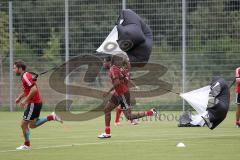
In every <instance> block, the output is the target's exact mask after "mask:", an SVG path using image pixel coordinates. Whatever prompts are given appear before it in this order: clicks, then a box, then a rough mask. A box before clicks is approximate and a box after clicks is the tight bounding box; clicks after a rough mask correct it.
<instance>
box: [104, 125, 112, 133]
mask: <svg viewBox="0 0 240 160" xmlns="http://www.w3.org/2000/svg"><path fill="white" fill-rule="evenodd" d="M110 132H111V129H110V127H109V126H106V127H105V133H106V134H110Z"/></svg>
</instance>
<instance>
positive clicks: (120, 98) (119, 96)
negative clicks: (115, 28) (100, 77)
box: [98, 55, 157, 138]
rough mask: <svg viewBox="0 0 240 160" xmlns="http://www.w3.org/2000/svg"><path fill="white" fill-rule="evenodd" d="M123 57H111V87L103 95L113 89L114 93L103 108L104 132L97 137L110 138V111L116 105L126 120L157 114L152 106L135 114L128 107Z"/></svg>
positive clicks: (128, 96) (128, 97)
mask: <svg viewBox="0 0 240 160" xmlns="http://www.w3.org/2000/svg"><path fill="white" fill-rule="evenodd" d="M123 61H124V58H122V57H120V56H118V55H114V56H113V57H112V59H111V67H110V70H109V77H110V78H111V81H112V85H113V87H112V88H111V89H110V90H109V91H108V92H107V93H106V94H105V95H104V96H107V95H108V94H110V93H111V91H113V90H114V94H113V95H112V97H111V99H110V100H109V101H108V103H107V104H106V106H105V108H104V114H105V133H102V134H100V135H99V136H98V138H110V137H111V134H110V133H111V129H110V121H111V111H112V110H113V109H114V108H116V107H117V106H119V105H120V106H121V109H122V110H123V113H124V115H125V117H126V118H127V119H128V120H133V119H138V118H142V117H145V116H153V115H155V114H157V112H156V110H155V109H154V108H153V109H151V110H148V111H144V112H140V113H137V114H133V113H132V112H131V108H130V93H129V90H128V85H126V83H125V80H124V75H123V74H122V72H121V69H120V68H121V67H122V63H123Z"/></svg>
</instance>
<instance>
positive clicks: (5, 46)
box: [0, 12, 9, 56]
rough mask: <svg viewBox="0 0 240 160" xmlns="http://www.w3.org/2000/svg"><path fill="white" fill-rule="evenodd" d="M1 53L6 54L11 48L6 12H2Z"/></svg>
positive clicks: (0, 28) (0, 22)
mask: <svg viewBox="0 0 240 160" xmlns="http://www.w3.org/2000/svg"><path fill="white" fill-rule="evenodd" d="M0 17H1V20H0V55H1V56H6V55H7V53H8V50H9V39H8V15H7V14H6V13H5V12H0Z"/></svg>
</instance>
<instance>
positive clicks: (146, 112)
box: [145, 110, 153, 116]
mask: <svg viewBox="0 0 240 160" xmlns="http://www.w3.org/2000/svg"><path fill="white" fill-rule="evenodd" d="M145 115H146V116H152V115H153V111H151V110H150V111H145Z"/></svg>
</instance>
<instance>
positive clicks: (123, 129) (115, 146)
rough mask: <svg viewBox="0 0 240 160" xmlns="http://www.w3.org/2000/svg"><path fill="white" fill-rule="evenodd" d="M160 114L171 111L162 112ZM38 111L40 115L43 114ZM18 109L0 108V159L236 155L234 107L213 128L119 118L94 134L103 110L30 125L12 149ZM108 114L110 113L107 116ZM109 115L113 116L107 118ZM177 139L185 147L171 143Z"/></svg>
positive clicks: (239, 154) (239, 136)
mask: <svg viewBox="0 0 240 160" xmlns="http://www.w3.org/2000/svg"><path fill="white" fill-rule="evenodd" d="M165 113H166V114H170V113H174V114H178V113H176V112H165ZM47 114H48V113H47V112H43V113H42V116H45V115H47ZM21 117H22V113H21V112H13V113H9V112H0V126H1V133H0V159H1V160H19V159H34V160H43V159H51V160H65V159H68V160H75V159H76V160H79V159H82V160H85V159H86V160H88V159H89V160H90V159H92V160H96V159H104V160H108V159H109V160H111V159H114V160H122V159H133V160H140V159H149V160H155V159H156V160H159V159H162V160H168V159H169V160H174V159H177V160H181V159H183V160H188V159H189V160H193V159H194V160H198V159H199V160H200V159H201V160H202V159H211V160H215V159H216V160H221V159H224V160H226V159H237V158H240V152H239V147H240V134H239V132H240V129H238V128H235V127H234V125H233V122H234V117H235V113H234V112H229V113H228V116H227V119H226V120H225V121H224V122H223V123H222V124H221V125H220V126H219V127H218V128H216V129H215V130H213V131H211V130H209V129H208V128H206V127H202V128H178V127H176V126H177V122H176V121H167V120H165V121H146V120H145V121H140V124H139V125H137V126H132V125H130V124H128V123H126V122H125V121H123V122H122V126H119V127H115V126H113V123H112V138H111V139H104V140H101V139H98V138H96V137H97V135H98V134H100V133H101V132H103V130H104V127H103V126H104V121H103V116H102V117H100V118H98V119H95V120H91V121H86V122H65V123H64V125H61V124H60V123H57V122H49V123H48V124H45V125H44V126H42V127H40V128H37V129H34V130H31V143H32V148H33V149H32V150H30V151H15V148H16V147H18V146H19V145H20V144H21V143H22V137H21V135H20V134H21V130H20V126H19V124H20V120H21ZM113 118H114V117H113ZM112 121H113V120H112ZM178 142H183V143H185V144H186V146H187V147H186V148H177V147H176V144H177V143H178Z"/></svg>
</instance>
